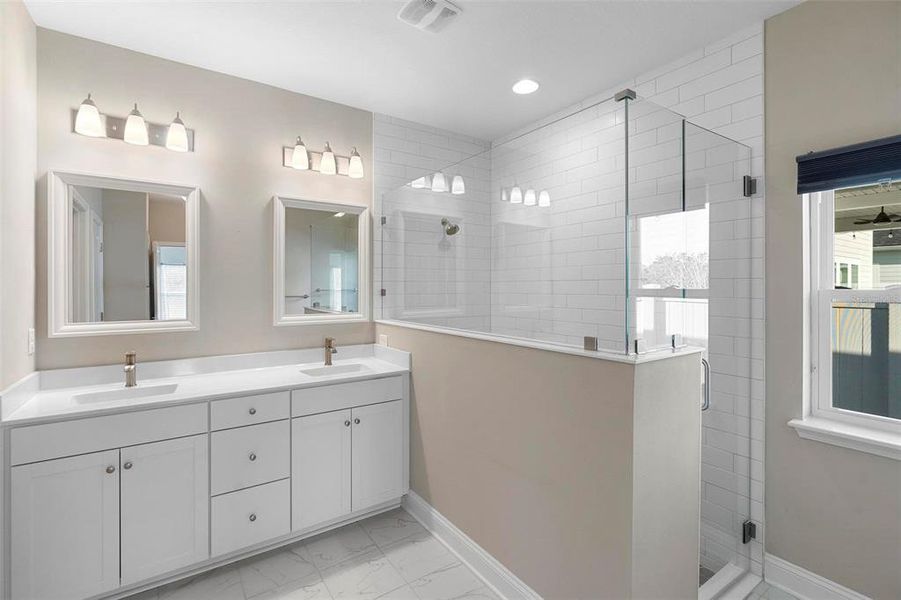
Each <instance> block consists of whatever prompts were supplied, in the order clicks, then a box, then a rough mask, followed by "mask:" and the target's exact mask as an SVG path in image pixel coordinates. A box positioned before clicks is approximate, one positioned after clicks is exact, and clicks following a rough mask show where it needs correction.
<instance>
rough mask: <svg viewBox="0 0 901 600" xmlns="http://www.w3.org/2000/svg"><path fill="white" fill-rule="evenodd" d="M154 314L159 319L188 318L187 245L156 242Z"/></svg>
mask: <svg viewBox="0 0 901 600" xmlns="http://www.w3.org/2000/svg"><path fill="white" fill-rule="evenodd" d="M153 248H154V262H155V263H156V264H155V269H154V272H155V277H154V284H155V288H156V294H155V295H154V299H155V304H154V315H155V318H156V319H158V320H163V321H165V320H177V319H185V318H187V275H188V271H187V266H186V265H187V261H186V258H187V256H186V254H185V245H184V244H183V243H178V242H159V243H158V242H154V243H153Z"/></svg>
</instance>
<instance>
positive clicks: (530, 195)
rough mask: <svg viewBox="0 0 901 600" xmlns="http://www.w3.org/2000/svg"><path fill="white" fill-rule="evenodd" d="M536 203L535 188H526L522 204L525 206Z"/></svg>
mask: <svg viewBox="0 0 901 600" xmlns="http://www.w3.org/2000/svg"><path fill="white" fill-rule="evenodd" d="M537 203H538V199H537V197H536V196H535V190H533V189H532V188H529V189H527V190H526V196H525V198H524V199H523V204H525V205H526V206H535V204H537Z"/></svg>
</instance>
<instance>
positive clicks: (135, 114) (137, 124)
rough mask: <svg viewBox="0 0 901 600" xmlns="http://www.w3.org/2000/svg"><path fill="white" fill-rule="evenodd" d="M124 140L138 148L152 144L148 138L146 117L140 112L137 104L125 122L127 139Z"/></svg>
mask: <svg viewBox="0 0 901 600" xmlns="http://www.w3.org/2000/svg"><path fill="white" fill-rule="evenodd" d="M122 139H124V140H125V141H126V142H127V143H129V144H134V145H136V146H146V145H148V144H149V143H150V140H149V139H148V136H147V122H146V121H145V120H144V115H142V114H141V111H139V110H138V105H137V103H135V107H134V109H133V110H132V111H131V112H130V113H128V118H127V119H126V120H125V137H123V138H122Z"/></svg>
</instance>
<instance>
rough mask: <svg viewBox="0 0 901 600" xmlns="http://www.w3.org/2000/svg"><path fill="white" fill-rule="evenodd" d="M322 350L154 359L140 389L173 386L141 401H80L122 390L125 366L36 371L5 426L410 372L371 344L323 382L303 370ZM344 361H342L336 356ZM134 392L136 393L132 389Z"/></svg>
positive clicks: (405, 359)
mask: <svg viewBox="0 0 901 600" xmlns="http://www.w3.org/2000/svg"><path fill="white" fill-rule="evenodd" d="M322 354H323V350H322V349H321V348H314V349H306V350H290V351H281V352H262V353H257V354H244V355H233V356H222V357H205V358H199V359H185V360H173V361H156V362H152V363H146V364H144V365H142V364H141V363H140V357H138V359H139V362H138V388H141V387H145V388H146V387H153V386H163V385H167V384H177V385H178V387H177V389H176V390H175V391H174V392H172V393H167V394H163V395H148V396H144V397H139V398H129V399H114V400H101V401H92V402H79V401H78V400H77V398H76V396H78V395H80V394H86V393H94V392H106V391H113V390H122V389H123V387H124V383H123V382H124V373H123V371H122V365H107V366H103V367H87V368H83V369H61V370H56V371H39V372H37V373H34V374H33V375H32V376H30V377H29V378H26V380H23V381H22V382H20V383H19V384H17V385H16V386H14V387H13V388H10V389H9V390H7V391H6V392H4V394H3V396H2V398H0V402H2V424H3V425H5V426H18V425H25V424H34V423H38V422H43V421H56V420H60V419H62V418H72V417H85V416H97V415H102V414H109V413H115V412H125V411H132V410H146V409H150V408H158V407H163V406H169V405H173V404H184V403H187V402H194V401H200V400H209V399H214V398H225V397H229V396H241V395H248V394H262V393H268V392H275V391H281V390H292V389H299V388H305V387H315V386H320V385H329V384H334V383H343V382H349V381H361V380H365V379H375V378H379V377H386V376H389V375H397V374H401V373H407V372H409V370H410V355H409V353H407V352H403V351H400V350H395V349H393V348H387V347H385V346H378V345H374V344H369V345H361V346H345V347H339V349H338V354H337V355H335V358H334V361H333V363H334V365H336V366H340V365H347V364H360V365H362V366H363V367H364V369H365V370H364V371H362V372H350V373H346V372H345V373H340V372H339V373H335V374H330V375H326V376H318V377H316V376H311V375H307V374H304V373H303V372H302V371H301V370H302V369H309V368H316V367H321V366H322V365H323V358H322ZM339 357H341V358H339ZM132 389H137V388H132Z"/></svg>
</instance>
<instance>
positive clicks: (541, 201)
mask: <svg viewBox="0 0 901 600" xmlns="http://www.w3.org/2000/svg"><path fill="white" fill-rule="evenodd" d="M550 205H551V195H550V194H549V193H548V191H547V190H541V193H540V194H538V206H540V207H541V208H547V207H549V206H550Z"/></svg>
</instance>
